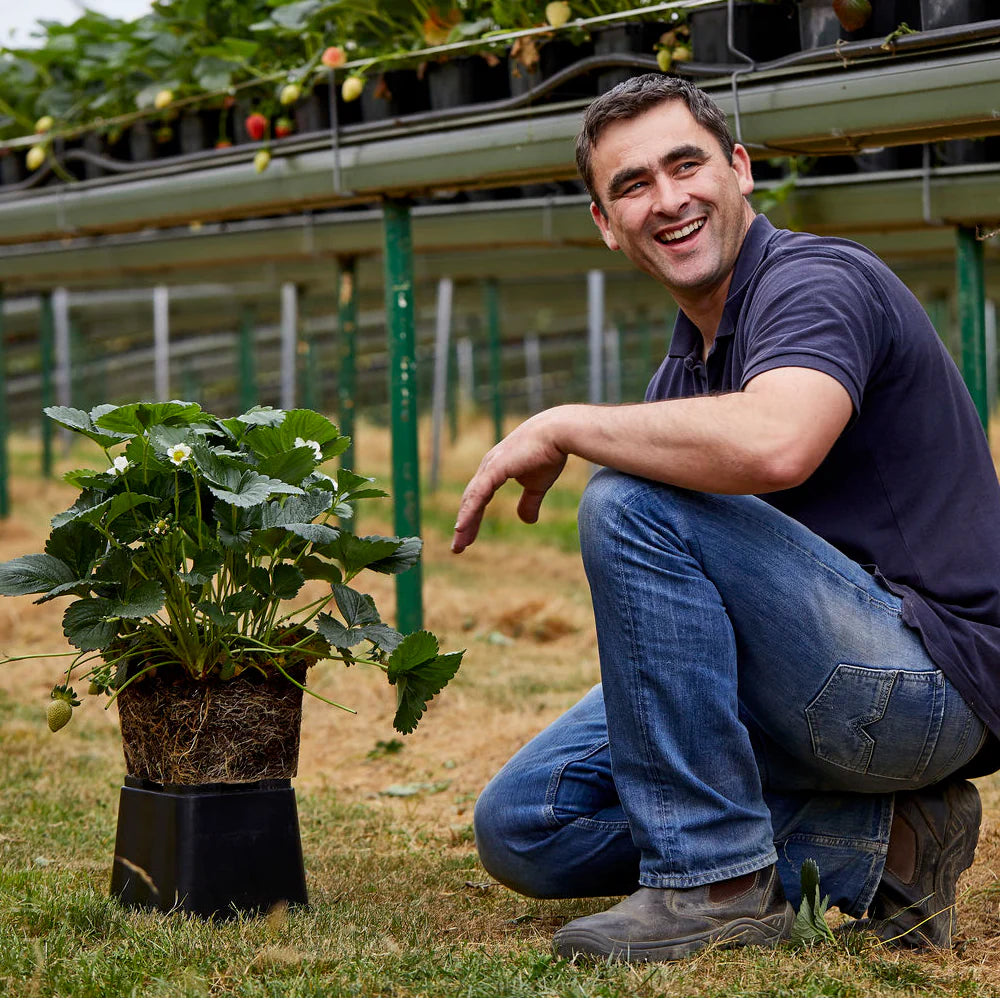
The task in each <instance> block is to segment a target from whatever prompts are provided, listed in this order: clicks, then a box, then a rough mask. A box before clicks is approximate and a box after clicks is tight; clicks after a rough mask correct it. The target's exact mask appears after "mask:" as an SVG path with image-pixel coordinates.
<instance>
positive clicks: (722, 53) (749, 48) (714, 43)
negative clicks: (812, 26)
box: [688, 0, 799, 65]
mask: <svg viewBox="0 0 1000 1000" xmlns="http://www.w3.org/2000/svg"><path fill="white" fill-rule="evenodd" d="M728 23H729V11H728V8H726V7H713V8H707V9H705V10H692V11H691V12H690V13H689V14H688V25H689V26H690V28H691V50H692V55H693V56H694V60H695V62H700V63H709V64H714V65H733V64H738V63H740V61H741V60H740V58H739V56H737V55H734V54H733V53H732V52H730V51H729V43H728ZM733 44H734V45H735V46H736V48H737V50H738V51H740V52H742V53H743V54H744V55H746V56H749V57H750V58H751V59H753V60H754V62H769V61H770V60H772V59H780V58H781V57H782V56H787V55H790V54H791V53H792V52H795V51H797V50H798V48H799V8H798V5H797V4H792V3H774V4H764V3H751V2H750V0H737V2H736V3H735V4H733Z"/></svg>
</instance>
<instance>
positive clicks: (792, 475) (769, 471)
mask: <svg viewBox="0 0 1000 1000" xmlns="http://www.w3.org/2000/svg"><path fill="white" fill-rule="evenodd" d="M824 454H825V451H823V450H822V449H819V448H817V447H814V446H811V445H808V444H803V442H802V441H798V440H781V441H775V442H771V443H770V444H769V445H768V447H767V448H765V449H763V450H762V451H760V452H758V454H757V460H756V463H755V464H756V469H757V473H758V476H759V479H760V482H761V488H760V489H757V490H754V492H755V493H776V492H778V491H779V490H790V489H792V488H794V487H796V486H801V485H802V484H803V483H804V482H805V481H806V480H807V479H808V478H809V477H810V476H811V475H812V474H813V473H814V472H815V471H816V469H817V468H818V467H819V464H820V462H821V461H822V460H823V456H824Z"/></svg>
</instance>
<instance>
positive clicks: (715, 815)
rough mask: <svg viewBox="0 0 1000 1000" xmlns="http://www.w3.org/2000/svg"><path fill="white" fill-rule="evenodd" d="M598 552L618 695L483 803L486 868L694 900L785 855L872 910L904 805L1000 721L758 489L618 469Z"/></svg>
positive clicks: (548, 890) (589, 891)
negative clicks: (659, 890)
mask: <svg viewBox="0 0 1000 1000" xmlns="http://www.w3.org/2000/svg"><path fill="white" fill-rule="evenodd" d="M579 524H580V543H581V551H582V554H583V560H584V566H585V568H586V571H587V577H588V580H589V582H590V587H591V594H592V597H593V603H594V613H595V620H596V624H597V637H598V648H599V652H600V660H601V678H602V684H600V685H598V686H597V687H595V688H594V689H593V690H592V691H590V693H589V694H587V695H586V696H585V697H584V698H583V700H582V701H580V702H579V703H578V704H577V705H576V706H575V707H573V708H572V709H570V710H569V711H568V712H567V713H566V714H565V715H563V716H562V717H561V718H559V719H557V720H556V721H555V722H554V723H552V725H550V726H549V727H548V728H547V729H545V730H544V731H543V732H542V733H541V734H540V735H539V736H537V737H536V738H535V739H534V740H532V741H531V742H530V743H529V744H528V745H527V746H525V747H524V748H523V749H522V750H520V751H519V752H518V753H517V754H516V755H515V756H514V757H513V758H512V759H511V760H510V761H509V762H508V763H507V764H506V765H505V766H504V768H503V769H502V770H501V771H500V772H499V773H498V774H497V775H496V777H495V778H494V779H493V780H492V781H491V782H490V784H489V785H488V786H487V787H486V789H485V791H484V792H483V794H482V795H481V796H480V799H479V801H478V802H477V804H476V813H475V829H476V841H477V846H478V849H479V853H480V857H481V859H482V862H483V864H484V865H485V867H486V869H487V870H488V871H489V872H490V873H491V874H492V875H493V876H494V877H495V878H497V879H498V880H499V881H501V882H503V883H504V884H506V885H509V886H510V887H511V888H514V889H516V890H517V891H519V892H522V893H524V894H526V895H531V896H538V897H549V898H560V897H562V898H564V897H580V896H597V895H602V896H603V895H620V894H626V893H629V892H631V891H633V890H634V889H635V888H637V886H638V885H646V886H654V887H663V888H686V887H690V886H696V885H702V884H705V883H708V882H715V881H719V880H722V879H727V878H732V877H735V876H737V875H742V874H745V873H747V872H752V871H755V870H757V869H758V868H762V867H765V866H766V865H769V864H771V863H772V862H775V861H776V862H777V863H778V866H779V871H780V874H781V878H782V882H783V883H784V887H785V891H786V894H787V896H788V898H789V900H790V901H791V902H792V903H793V904H794V905H798V900H799V869H800V867H801V864H802V862H803V861H804V860H805V859H806V858H813V859H815V860H816V862H817V863H818V865H819V868H820V876H821V880H822V881H821V885H822V890H823V892H824V894H826V893H829V895H830V897H831V902H832V903H833V905H836V906H838V907H839V908H840V909H841V910H842V911H844V912H845V913H849V914H852V915H855V916H860V915H861V914H862V913H864V911H865V909H866V908H867V906H868V904H869V903H870V902H871V899H872V896H873V895H874V893H875V890H876V888H877V886H878V882H879V879H880V877H881V874H882V868H883V865H884V861H885V854H886V848H887V845H888V841H889V828H890V824H891V821H892V805H893V793H894V792H895V791H898V790H903V789H914V788H920V787H923V786H925V785H930V784H933V783H935V782H937V781H940V780H941V779H943V778H945V777H947V776H948V775H950V774H952V773H953V772H954V771H956V770H957V769H959V768H960V767H962V766H963V765H964V764H965V763H967V762H968V761H969V760H970V759H971V758H972V757H973V756H974V755H975V753H976V752H977V751H978V750H979V748H980V747H981V746H982V745H983V743H984V741H985V739H986V730H985V727H984V726H983V723H982V722H981V721H980V720H979V718H978V717H977V716H976V715H975V714H974V713H973V712H972V710H971V709H970V708H969V707H968V706H967V705H966V703H965V702H964V700H963V699H962V698H961V696H960V695H959V694H958V692H957V691H956V690H955V689H954V688H953V687H952V685H951V684H950V683H949V682H948V681H947V680H946V679H945V677H944V676H943V674H942V673H941V671H940V670H938V669H937V668H936V667H935V665H934V663H933V662H932V661H931V660H930V658H929V656H928V655H927V652H926V650H925V649H924V647H923V644H922V642H921V640H920V637H919V635H918V634H917V633H916V632H915V631H914V630H912V629H911V628H909V627H908V626H907V625H905V624H904V623H903V621H902V616H901V606H902V602H901V600H900V599H899V598H898V597H896V596H895V595H893V594H892V593H890V592H889V591H888V590H886V589H885V588H884V587H883V586H882V585H881V584H880V583H879V582H878V581H877V580H876V579H875V578H874V577H873V576H871V575H870V574H869V573H867V572H866V571H865V570H864V569H862V568H861V566H859V565H858V564H857V563H855V562H853V561H852V560H850V559H848V558H847V557H846V556H844V555H843V554H842V553H841V552H840V551H839V550H837V549H835V548H834V547H833V546H831V545H829V544H828V543H826V542H825V541H823V539H821V538H819V537H818V536H817V535H815V534H813V533H812V532H811V531H809V530H808V529H807V528H805V527H804V526H803V525H801V524H800V523H798V522H797V521H795V520H793V519H792V518H789V517H787V516H786V515H784V514H782V513H781V512H780V511H778V510H776V509H775V508H774V507H772V506H770V505H769V504H767V503H765V502H764V501H762V500H760V499H758V498H756V497H749V496H716V495H712V494H703V493H694V492H690V491H687V490H681V489H676V488H674V487H670V486H665V485H662V484H660V483H654V482H650V481H648V480H644V479H639V478H636V477H633V476H627V475H624V474H622V473H618V472H614V471H611V470H607V469H604V470H601V471H600V472H598V473H597V474H596V475H595V476H594V477H593V478H592V480H591V482H590V484H589V485H588V487H587V489H586V491H585V493H584V496H583V500H582V502H581V505H580V513H579Z"/></svg>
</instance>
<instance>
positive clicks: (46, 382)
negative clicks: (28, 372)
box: [39, 292, 55, 478]
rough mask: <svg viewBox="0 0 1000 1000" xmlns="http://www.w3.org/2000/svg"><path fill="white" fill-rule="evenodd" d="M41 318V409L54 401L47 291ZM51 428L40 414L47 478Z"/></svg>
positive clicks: (52, 323)
mask: <svg viewBox="0 0 1000 1000" xmlns="http://www.w3.org/2000/svg"><path fill="white" fill-rule="evenodd" d="M39 316H40V319H41V330H40V331H39V334H40V336H39V346H40V348H41V368H42V385H41V389H42V392H41V396H42V409H45V407H46V406H52V404H53V403H54V402H55V399H54V398H53V389H52V381H53V380H52V364H53V360H54V355H55V348H54V340H55V319H54V316H53V308H52V292H47V293H46V294H45V295H43V296H42V302H41V309H40V313H39ZM52 429H53V423H52V421H51V420H49V418H48V417H47V416H45V415H44V414H43V415H42V475H43V476H45V477H46V478H48V477H49V476H51V475H52Z"/></svg>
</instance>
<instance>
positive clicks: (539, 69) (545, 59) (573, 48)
mask: <svg viewBox="0 0 1000 1000" xmlns="http://www.w3.org/2000/svg"><path fill="white" fill-rule="evenodd" d="M593 54H594V44H593V42H583V43H581V44H579V45H576V44H574V43H573V42H569V41H565V40H563V39H554V40H552V41H548V42H542V43H540V44H539V46H538V62H537V64H536V65H535V66H533V67H532V68H531V69H528V68H527V67H526V66H525V65H524V64H523V63H520V62H518V61H517V60H516V59H511V60H509V62H508V72H509V74H510V92H511V94H512V95H513V96H517V95H519V94H525V93H527V92H528V91H529V90H534V88H535V87H537V86H539V85H540V84H541V83H543V82H544V81H545V80H547V79H549V78H550V77H552V76H555V74H556V73H561V72H562V71H563V70H565V69H569V68H570V67H571V66H573V65H574V64H575V63H577V62H579V61H580V60H581V59H585V58H586V57H587V56H591V55H593ZM596 96H597V78H596V77H595V76H594V75H593V74H592V73H581V74H579V75H577V76H573V77H571V78H570V79H568V80H566V81H565V82H564V83H561V84H559V85H558V86H557V87H555V88H554V89H552V90H550V91H548V92H547V93H546V94H544V95H543V96H542V97H541V98H539V100H541V101H572V100H579V99H581V98H582V99H586V98H590V97H596Z"/></svg>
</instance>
